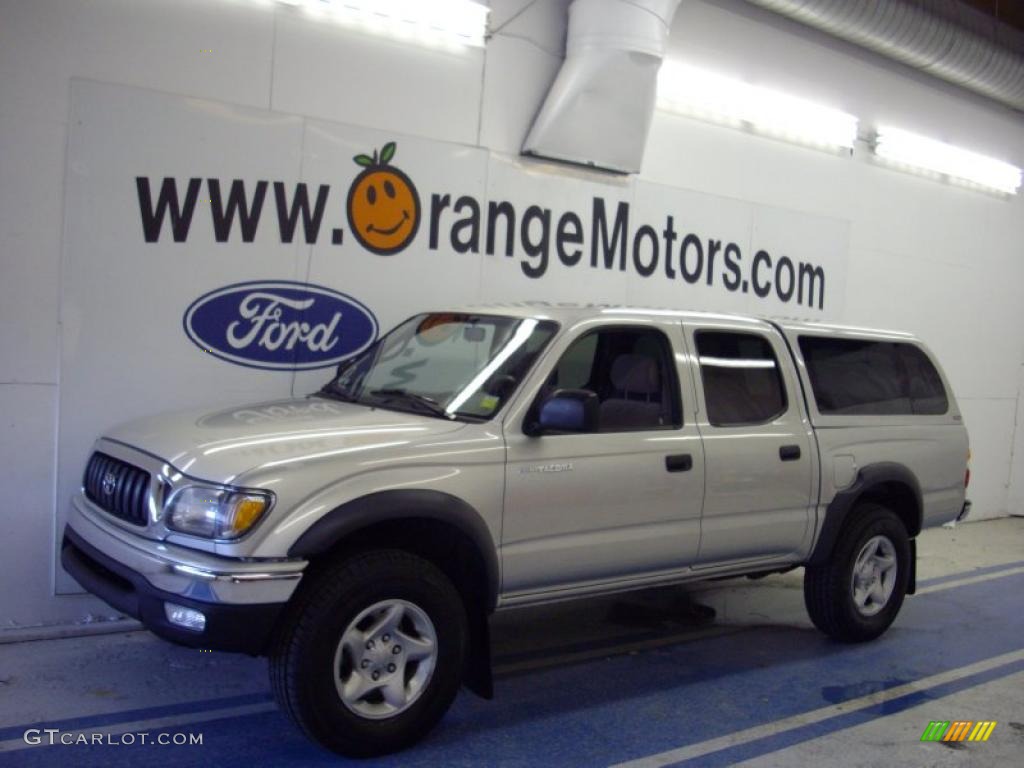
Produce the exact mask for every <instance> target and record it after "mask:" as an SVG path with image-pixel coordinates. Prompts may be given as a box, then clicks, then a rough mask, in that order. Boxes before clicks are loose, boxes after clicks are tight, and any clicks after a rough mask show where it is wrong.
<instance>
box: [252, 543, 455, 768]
mask: <svg viewBox="0 0 1024 768" xmlns="http://www.w3.org/2000/svg"><path fill="white" fill-rule="evenodd" d="M307 578H309V579H310V581H309V583H305V581H304V583H303V584H302V586H301V587H300V591H299V593H298V594H297V595H296V597H295V599H294V600H293V602H292V604H291V605H290V606H289V609H288V611H287V613H286V615H285V617H284V620H283V621H282V625H281V628H280V630H279V631H278V633H277V636H276V637H275V640H274V643H273V645H272V648H271V652H270V682H271V687H272V688H273V691H274V697H275V699H276V700H277V704H278V706H279V707H280V708H281V709H282V710H283V711H284V712H285V713H287V715H288V716H289V717H290V718H291V719H292V721H293V722H294V723H295V724H296V725H297V726H298V727H299V728H300V729H301V730H302V731H303V732H304V733H305V734H306V735H307V736H308V737H309V738H311V739H312V740H314V741H316V742H317V743H319V744H321V745H322V746H324V747H326V748H327V749H329V750H331V751H333V752H336V753H338V754H341V755H345V756H347V757H370V756H374V755H382V754H387V753H390V752H396V751H398V750H400V749H403V748H405V747H408V746H410V745H411V744H413V743H415V742H416V741H418V740H419V739H421V738H422V737H423V736H425V735H426V734H427V732H428V731H430V729H431V728H433V727H434V725H436V724H437V722H438V721H439V720H440V719H441V718H442V717H443V716H444V713H445V712H446V711H447V710H448V708H449V707H450V706H451V703H452V701H453V700H454V698H455V695H456V693H457V692H458V690H459V686H460V684H461V678H462V669H463V657H464V655H465V652H466V612H465V609H464V607H463V604H462V601H461V599H460V597H459V593H458V592H457V591H456V589H455V587H454V586H453V585H452V583H451V581H449V579H448V578H447V577H446V576H445V575H444V574H443V573H442V572H441V571H440V570H438V569H437V568H436V567H435V566H434V565H432V564H431V563H429V562H428V561H426V560H424V559H422V558H419V557H416V556H414V555H411V554H409V553H407V552H403V551H400V550H372V551H367V552H363V553H360V554H356V555H353V556H350V557H347V558H345V559H344V560H342V561H340V562H338V563H335V564H332V565H331V566H329V567H327V568H325V569H324V570H322V571H320V572H319V573H315V574H311V575H310V576H309V577H307ZM388 600H400V601H404V602H406V603H411V604H412V605H414V606H416V607H418V608H419V609H421V610H422V612H423V613H424V614H426V616H427V617H428V618H429V620H430V622H431V623H432V624H433V629H434V630H435V631H436V649H437V652H436V656H435V660H434V666H433V671H432V673H430V676H429V678H428V679H427V681H426V682H425V683H424V685H423V687H422V689H421V691H420V692H419V693H418V694H417V696H418V697H417V698H415V700H413V701H412V703H411V704H410V705H409V706H408V708H407V709H405V710H404V711H400V712H398V713H397V714H393V715H390V716H385V717H383V718H382V719H373V718H371V717H366V716H362V715H361V714H360V713H358V712H356V711H354V710H353V709H351V708H350V707H349V706H348V705H347V704H346V703H345V702H344V701H343V700H342V698H341V695H340V694H339V691H338V689H337V688H336V686H335V673H334V665H335V658H336V656H335V654H336V651H337V649H338V648H339V643H340V641H341V638H342V635H343V634H344V633H345V631H346V629H347V628H349V626H350V624H352V622H353V621H354V620H355V619H357V618H358V617H359V616H360V614H361V613H362V612H364V611H365V610H366V609H367V608H369V607H371V606H374V605H375V604H377V603H379V602H381V601H388ZM340 666H342V667H344V666H345V664H344V662H343V664H342V665H340ZM410 666H412V663H411V662H410ZM348 674H349V675H351V674H353V672H352V670H351V669H350V670H349V672H348ZM410 698H411V697H410Z"/></svg>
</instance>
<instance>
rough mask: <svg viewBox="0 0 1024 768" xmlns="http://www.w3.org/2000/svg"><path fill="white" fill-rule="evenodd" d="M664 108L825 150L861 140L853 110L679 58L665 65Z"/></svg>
mask: <svg viewBox="0 0 1024 768" xmlns="http://www.w3.org/2000/svg"><path fill="white" fill-rule="evenodd" d="M658 107H659V108H660V109H663V110H665V111H667V112H675V113H676V114H680V115H685V116H687V117H695V118H697V119H700V120H706V121H708V122H712V123H718V124H720V125H728V126H731V127H734V128H745V129H747V130H751V131H753V132H755V133H761V134H764V135H766V136H771V137H774V138H777V139H784V140H786V141H791V142H794V143H797V144H806V145H809V146H814V147H821V148H825V149H846V150H852V149H853V145H854V142H855V141H856V140H857V118H856V117H854V116H853V115H850V114H847V113H846V112H843V111H841V110H838V109H833V108H831V107H826V106H824V105H821V104H817V103H815V102H813V101H807V100H806V99H801V98H798V97H796V96H791V95H789V94H786V93H780V92H778V91H773V90H771V89H769V88H762V87H760V86H756V85H752V84H750V83H745V82H743V81H741V80H734V79H732V78H729V77H724V76H723V75H719V74H717V73H714V72H709V71H707V70H704V69H700V68H698V67H693V66H690V65H687V64H681V63H679V62H672V61H669V62H665V63H664V64H663V65H662V67H661V71H660V72H659V74H658Z"/></svg>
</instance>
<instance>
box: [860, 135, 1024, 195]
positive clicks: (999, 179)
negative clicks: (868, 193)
mask: <svg viewBox="0 0 1024 768" xmlns="http://www.w3.org/2000/svg"><path fill="white" fill-rule="evenodd" d="M875 154H876V155H877V156H878V157H880V158H882V159H883V160H884V161H886V163H888V164H890V165H895V166H898V167H901V168H905V169H910V170H916V171H923V172H925V173H926V174H928V173H930V174H932V175H935V176H937V177H939V178H942V177H946V178H948V179H950V180H956V181H962V182H968V183H970V184H976V185H977V186H979V187H984V188H985V189H990V190H995V191H996V192H1002V193H1004V194H1008V195H1015V194H1017V190H1018V189H1020V184H1021V170H1020V168H1018V167H1017V166H1015V165H1010V164H1009V163H1004V162H1003V161H1002V160H996V159H995V158H992V157H987V156H986V155H980V154H978V153H977V152H971V151H969V150H966V149H962V148H960V147H955V146H953V145H952V144H946V143H945V142H942V141H937V140H935V139H929V138H927V137H925V136H919V135H918V134H916V133H911V132H910V131H904V130H903V129H901V128H893V127H891V126H879V128H878V138H877V139H876V141H875Z"/></svg>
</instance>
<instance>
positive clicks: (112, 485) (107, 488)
mask: <svg viewBox="0 0 1024 768" xmlns="http://www.w3.org/2000/svg"><path fill="white" fill-rule="evenodd" d="M100 489H101V490H102V491H103V495H104V496H113V495H114V491H115V490H116V489H117V475H115V474H114V473H113V472H107V474H105V475H104V476H103V485H101V486H100Z"/></svg>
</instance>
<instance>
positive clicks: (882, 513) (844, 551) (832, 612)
mask: <svg viewBox="0 0 1024 768" xmlns="http://www.w3.org/2000/svg"><path fill="white" fill-rule="evenodd" d="M876 536H882V537H885V538H886V539H888V540H889V542H891V544H892V545H893V549H894V551H895V556H896V577H895V580H894V582H895V583H894V585H893V590H892V593H891V594H890V596H889V598H888V600H887V601H886V602H885V603H884V605H883V606H882V607H881V609H880V610H878V611H877V613H874V614H873V615H864V613H863V612H862V610H861V609H860V608H859V607H858V606H857V603H856V602H855V601H854V596H853V580H854V564H855V563H856V560H857V556H858V555H859V554H860V553H861V550H862V549H863V548H864V547H865V545H866V544H867V543H868V542H869V541H870V540H871V539H873V538H874V537H876ZM909 579H910V542H909V539H908V537H907V529H906V527H905V526H904V525H903V521H902V520H900V518H899V517H898V516H897V515H896V514H895V513H894V512H893V511H892V510H890V509H888V508H887V507H884V506H882V505H881V504H876V503H873V502H864V503H861V504H858V505H857V507H856V508H855V509H853V510H851V512H850V520H849V522H848V523H847V524H846V526H845V527H844V528H843V530H842V532H841V533H840V534H839V538H838V540H837V541H836V544H835V548H834V549H833V551H832V555H831V557H830V558H829V561H828V562H827V563H825V564H824V565H816V566H811V565H809V566H807V568H806V569H805V571H804V604H805V605H806V606H807V613H808V614H810V617H811V621H813V622H814V626H816V627H817V628H818V629H820V630H821V631H822V632H824V633H825V634H826V635H828V636H829V637H832V638H834V639H836V640H840V641H842V642H847V643H860V642H864V641H866V640H874V639H875V638H876V637H878V636H879V635H881V634H882V633H883V632H885V630H887V629H888V628H889V625H890V624H892V622H893V621H894V620H895V618H896V614H898V613H899V611H900V607H901V606H902V605H903V598H904V596H905V595H906V593H907V584H908V582H909Z"/></svg>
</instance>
